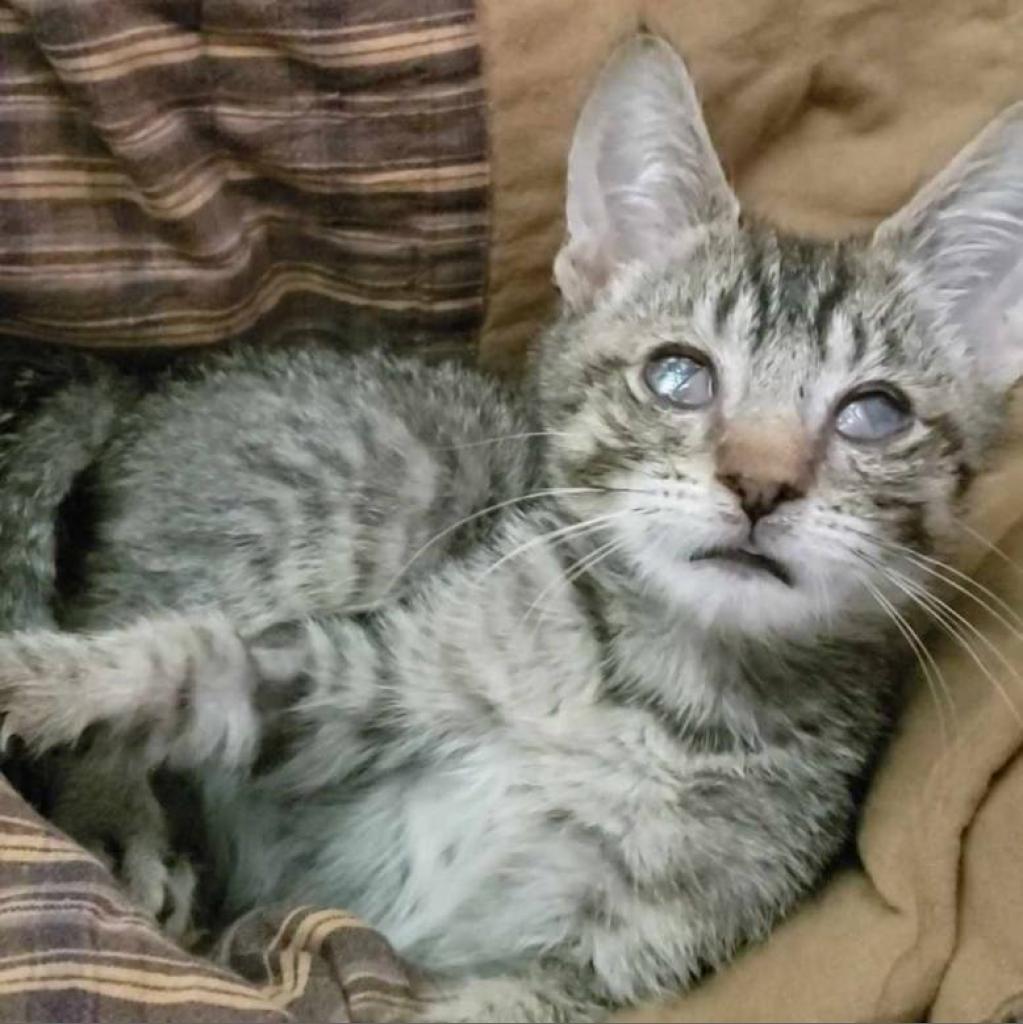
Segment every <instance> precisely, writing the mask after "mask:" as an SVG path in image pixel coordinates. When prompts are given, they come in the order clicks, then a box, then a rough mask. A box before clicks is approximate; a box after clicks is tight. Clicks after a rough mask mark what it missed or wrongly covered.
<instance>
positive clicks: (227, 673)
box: [0, 615, 262, 766]
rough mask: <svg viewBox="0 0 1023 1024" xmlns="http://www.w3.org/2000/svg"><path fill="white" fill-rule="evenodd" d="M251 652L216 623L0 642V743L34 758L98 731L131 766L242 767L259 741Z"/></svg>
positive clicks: (19, 636)
mask: <svg viewBox="0 0 1023 1024" xmlns="http://www.w3.org/2000/svg"><path fill="white" fill-rule="evenodd" d="M261 678H262V676H261V673H260V672H259V671H258V670H257V668H256V666H255V664H254V662H253V660H252V657H251V655H250V652H249V651H248V650H247V648H246V646H245V644H244V643H243V642H242V640H241V638H240V637H239V636H238V634H237V632H236V631H235V629H234V627H233V626H232V625H231V624H230V623H229V622H228V621H227V620H226V619H224V618H223V617H221V616H218V615H204V616H202V617H201V618H200V619H189V618H186V617H184V616H161V617H159V618H154V619H151V620H144V621H142V622H140V623H138V624H136V625H133V626H129V627H126V628H124V629H118V630H110V631H109V632H104V633H100V634H96V635H85V634H76V633H58V632H35V633H16V634H13V635H11V636H9V637H5V638H3V639H0V714H2V715H3V718H4V722H3V728H2V733H0V735H2V736H3V737H4V738H6V737H8V736H18V737H19V738H20V739H22V740H23V741H24V742H25V743H26V744H27V745H28V746H29V748H30V749H31V750H33V751H34V752H36V753H41V752H44V751H47V750H50V749H54V748H58V747H62V746H66V745H70V744H73V743H76V742H77V741H78V740H79V739H80V738H81V737H82V735H83V734H84V733H85V732H86V730H90V729H96V728H99V729H101V730H102V743H101V746H102V748H103V749H104V750H105V751H108V752H120V753H122V754H130V755H131V756H132V757H133V758H134V759H135V761H136V763H137V764H138V765H139V766H155V765H158V764H161V763H164V762H168V763H171V764H175V763H180V764H185V765H193V764H198V763H201V762H203V761H206V760H216V761H217V762H219V763H222V764H225V765H236V764H243V763H246V762H247V761H249V760H250V759H251V757H252V755H253V753H254V751H255V749H256V747H257V744H258V740H259V731H260V714H259V708H258V707H257V704H258V700H259V692H258V691H259V681H260V679H261Z"/></svg>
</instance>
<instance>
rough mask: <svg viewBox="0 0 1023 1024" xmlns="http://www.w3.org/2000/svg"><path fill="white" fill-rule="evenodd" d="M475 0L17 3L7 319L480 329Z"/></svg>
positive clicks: (469, 337)
mask: <svg viewBox="0 0 1023 1024" xmlns="http://www.w3.org/2000/svg"><path fill="white" fill-rule="evenodd" d="M483 104H484V96H483V87H482V83H481V79H480V52H479V46H478V39H477V31H476V21H475V13H474V9H473V0H202V2H200V0H87V2H83V0H0V334H3V335H10V336H19V337H23V338H30V339H38V340H44V341H45V340H57V341H64V342H70V343H73V344H80V345H88V346H92V347H99V348H112V349H120V348H124V347H128V346H143V347H145V346H187V345H202V344H209V343H213V342H217V341H221V340H223V339H226V338H231V337H238V336H245V335H251V334H252V333H253V332H256V331H258V336H259V337H260V338H261V339H264V338H265V339H268V340H271V341H273V340H276V339H278V338H280V337H284V336H287V335H288V334H289V333H291V332H297V331H314V332H317V333H320V334H323V335H325V336H327V337H335V338H337V339H338V340H339V342H341V343H348V342H349V341H350V339H351V338H352V337H353V336H354V337H356V338H360V339H361V338H365V339H366V340H388V341H394V342H397V343H401V344H408V345H431V346H435V347H440V348H444V347H451V346H455V347H457V346H460V345H465V344H467V343H469V342H471V341H473V340H474V339H475V335H476V332H477V330H478V327H479V324H480V319H481V312H482V295H483V287H484V267H485V243H486V232H487V217H486V205H487V195H486V188H487V182H488V167H487V158H486V133H485V120H484V105H483Z"/></svg>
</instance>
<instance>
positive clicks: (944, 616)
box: [885, 569, 1023, 726]
mask: <svg viewBox="0 0 1023 1024" xmlns="http://www.w3.org/2000/svg"><path fill="white" fill-rule="evenodd" d="M885 571H886V572H888V573H891V574H893V575H891V576H889V579H890V580H891V582H892V583H894V584H895V586H897V587H898V588H899V589H900V590H901V591H902V592H903V593H904V594H905V595H906V596H907V597H909V598H910V599H911V600H913V601H915V603H916V604H917V605H918V606H919V607H920V608H922V609H923V610H924V611H927V612H928V613H929V614H930V615H931V617H932V618H933V619H934V620H935V622H937V623H938V624H939V625H941V626H942V627H943V628H944V629H945V631H946V632H947V633H948V634H949V635H950V636H951V637H953V638H954V639H955V640H958V641H959V643H960V644H961V645H962V647H963V649H964V650H965V651H966V653H967V654H969V655H970V657H971V658H972V660H973V661H974V662H975V663H976V664H977V667H978V668H979V669H980V670H981V671H982V672H983V673H984V675H985V676H987V678H988V680H989V681H990V683H991V685H992V686H993V687H994V688H995V690H996V691H997V692H998V693H999V695H1000V696H1001V698H1002V700H1003V701H1004V702H1005V704H1006V706H1007V707H1008V708H1009V711H1010V712H1011V713H1012V716H1013V717H1014V718H1015V719H1016V721H1017V722H1018V723H1019V724H1020V725H1021V726H1023V714H1021V713H1020V710H1019V708H1018V707H1017V706H1016V704H1015V702H1014V701H1013V700H1012V698H1011V697H1010V695H1009V692H1008V690H1006V688H1005V687H1004V686H1003V685H1002V683H1001V682H999V681H998V679H996V678H995V676H994V675H993V674H992V672H991V670H990V669H989V668H988V666H987V665H985V664H984V663H983V661H982V660H981V658H980V656H979V655H978V654H977V653H976V650H975V649H974V648H973V647H972V645H970V644H969V643H967V642H966V639H965V638H964V636H963V634H962V633H961V632H960V631H959V630H958V629H957V628H956V627H955V626H954V625H953V624H952V623H953V622H958V623H959V624H960V625H961V626H962V627H965V628H966V629H968V630H969V631H970V632H971V633H972V634H973V635H974V636H975V637H976V638H977V639H978V640H979V641H980V642H981V643H982V644H984V646H985V647H986V648H987V649H988V650H990V651H991V653H992V654H993V655H994V656H995V658H997V659H998V661H999V662H1001V664H1002V666H1003V667H1004V668H1005V669H1006V670H1008V672H1009V674H1010V675H1011V676H1012V677H1013V678H1014V679H1015V680H1016V682H1017V683H1018V684H1019V685H1020V686H1021V687H1023V677H1021V676H1020V674H1019V672H1017V671H1016V668H1015V667H1014V666H1013V664H1012V662H1010V661H1009V659H1008V658H1007V657H1006V656H1005V654H1004V653H1003V652H1002V651H1001V650H1000V649H999V647H998V645H997V644H995V643H994V642H993V641H992V640H991V638H990V637H987V636H985V635H984V633H983V632H982V631H981V630H979V629H978V628H977V627H976V626H975V625H974V624H973V623H972V622H970V620H969V619H968V618H966V616H965V615H963V614H962V613H960V612H958V611H956V610H955V609H954V608H953V607H952V606H951V605H950V604H948V602H947V601H943V600H942V599H941V598H939V597H938V596H937V595H935V594H931V593H929V592H928V591H927V590H925V589H924V588H923V587H921V586H919V584H916V583H915V581H913V580H911V579H910V578H909V577H907V576H904V575H902V574H901V573H899V572H897V570H892V569H886V570H885ZM896 577H898V578H896ZM949 620H952V621H951V622H950V621H949Z"/></svg>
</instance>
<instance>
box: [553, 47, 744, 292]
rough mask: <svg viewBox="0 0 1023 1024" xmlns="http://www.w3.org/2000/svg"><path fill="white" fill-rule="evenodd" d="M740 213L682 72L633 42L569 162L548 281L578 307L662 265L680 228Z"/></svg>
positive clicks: (617, 59)
mask: <svg viewBox="0 0 1023 1024" xmlns="http://www.w3.org/2000/svg"><path fill="white" fill-rule="evenodd" d="M737 213H738V201H737V200H736V198H735V195H734V193H733V192H732V190H731V189H730V188H729V186H728V183H727V181H726V180H725V176H724V172H723V171H722V169H721V164H720V162H719V161H718V158H717V155H716V153H715V152H714V148H713V146H712V145H711V142H710V136H709V135H708V133H707V129H706V126H705V125H704V122H703V117H702V115H701V113H700V104H699V100H698V98H697V96H696V92H695V89H694V88H693V84H692V82H691V81H690V79H689V75H688V72H687V71H686V68H685V65H684V64H683V63H682V61H681V59H680V58H679V56H678V55H677V54H676V53H675V52H674V50H672V49H671V47H670V46H668V45H667V44H666V43H664V42H662V41H660V40H658V39H655V38H654V37H652V36H636V37H635V38H633V39H632V40H630V41H629V42H627V43H625V44H624V45H622V46H621V47H619V49H618V50H617V51H616V53H615V54H614V55H613V56H612V57H611V59H610V61H609V62H608V64H607V65H606V67H605V68H604V70H603V72H602V73H601V75H600V77H599V79H598V81H597V83H596V85H595V87H594V89H593V92H592V93H591V95H590V97H589V99H588V100H587V101H586V105H585V106H584V108H583V111H582V114H581V115H580V118H579V121H578V124H577V125H576V130H575V135H574V138H573V141H572V148H571V153H570V155H569V167H568V188H567V204H566V220H567V225H568V234H569V239H568V241H567V243H566V246H565V248H564V249H563V250H562V256H563V257H564V258H560V257H559V260H558V261H557V263H556V264H555V270H554V272H555V278H556V280H557V282H558V286H559V287H560V289H561V291H562V294H563V295H565V297H566V301H567V302H568V303H569V305H570V306H574V307H580V306H582V305H585V304H586V303H587V302H589V301H591V300H592V298H593V296H595V294H596V293H597V292H598V291H599V290H600V289H602V288H603V287H605V286H606V285H607V283H608V282H609V280H610V279H611V278H612V277H613V276H614V271H615V268H616V267H617V266H619V265H621V264H623V263H625V262H628V261H645V260H647V259H660V258H661V254H662V250H664V249H665V248H666V247H667V246H668V245H669V244H670V243H671V240H672V239H673V238H674V237H675V236H677V235H678V233H679V232H680V231H682V230H684V229H685V228H691V227H694V226H696V225H699V224H703V223H707V222H708V221H710V220H717V219H720V218H725V217H731V218H734V217H736V216H737Z"/></svg>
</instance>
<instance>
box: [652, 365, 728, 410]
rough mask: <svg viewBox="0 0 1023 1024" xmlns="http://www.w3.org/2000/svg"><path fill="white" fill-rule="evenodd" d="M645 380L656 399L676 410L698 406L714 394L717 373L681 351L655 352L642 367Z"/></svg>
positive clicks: (706, 401) (706, 402)
mask: <svg viewBox="0 0 1023 1024" xmlns="http://www.w3.org/2000/svg"><path fill="white" fill-rule="evenodd" d="M643 380H644V382H645V383H646V386H647V387H648V388H649V389H650V391H651V392H652V393H653V394H654V395H655V396H656V397H657V398H659V399H660V400H661V401H662V402H666V403H667V404H668V405H672V406H674V407H675V408H676V409H699V408H701V407H702V406H705V405H707V404H708V403H709V402H710V401H711V399H713V397H714V372H713V371H712V370H711V368H710V367H709V366H708V365H707V364H706V363H705V362H703V361H702V360H700V359H698V358H696V357H695V356H691V355H687V354H685V353H682V352H664V353H660V354H659V355H655V356H654V357H653V358H652V359H651V360H650V361H649V362H648V363H647V364H646V366H645V367H644V369H643Z"/></svg>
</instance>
